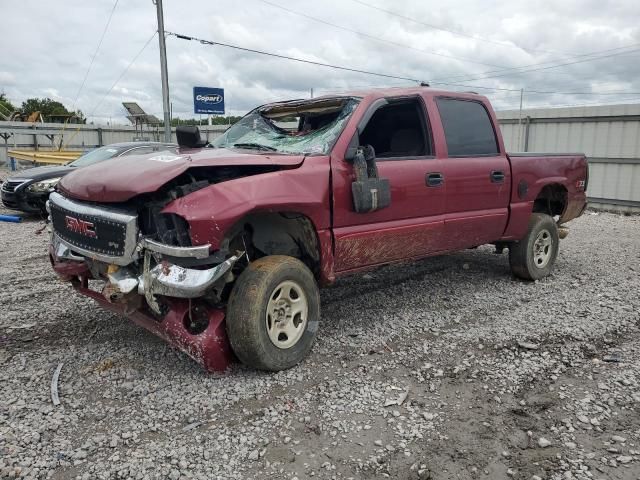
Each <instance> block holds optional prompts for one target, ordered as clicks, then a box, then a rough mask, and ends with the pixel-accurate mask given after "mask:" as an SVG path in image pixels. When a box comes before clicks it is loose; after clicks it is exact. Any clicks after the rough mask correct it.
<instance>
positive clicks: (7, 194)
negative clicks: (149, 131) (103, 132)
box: [0, 142, 177, 213]
mask: <svg viewBox="0 0 640 480" xmlns="http://www.w3.org/2000/svg"><path fill="white" fill-rule="evenodd" d="M176 147H177V145H175V144H171V143H159V142H126V143H114V144H112V145H108V146H106V147H100V148H96V149H93V150H90V151H88V152H87V153H85V154H84V155H82V156H80V157H78V158H77V159H76V160H74V161H73V162H71V163H68V164H67V165H60V166H55V167H35V168H29V169H27V170H21V171H20V172H18V173H17V174H16V175H14V176H12V177H10V178H8V179H7V180H6V181H5V182H4V183H3V184H2V186H1V187H0V195H1V196H2V203H3V204H4V206H5V207H8V208H12V209H14V210H21V211H23V212H27V213H44V212H45V204H46V202H47V199H48V198H49V194H50V193H51V192H52V191H53V190H54V188H55V186H56V185H57V184H58V182H59V181H60V179H61V178H62V177H64V176H65V175H66V174H68V173H71V172H73V171H74V169H76V168H79V167H86V166H89V165H93V164H94V163H98V162H103V161H105V160H109V159H110V158H115V157H123V156H127V155H142V154H145V153H151V152H157V151H160V150H166V149H167V148H170V149H174V150H175V148H176Z"/></svg>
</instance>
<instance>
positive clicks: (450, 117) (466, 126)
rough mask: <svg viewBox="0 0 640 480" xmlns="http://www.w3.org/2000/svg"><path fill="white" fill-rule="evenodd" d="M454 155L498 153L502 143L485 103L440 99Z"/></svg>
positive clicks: (439, 104)
mask: <svg viewBox="0 0 640 480" xmlns="http://www.w3.org/2000/svg"><path fill="white" fill-rule="evenodd" d="M436 102H437V104H438V111H439V112H440V118H441V119H442V126H443V127H444V134H445V137H446V139H447V150H448V151H449V156H450V157H475V156H494V155H497V154H498V142H497V141H496V135H495V132H494V131H493V126H492V125H491V119H490V118H489V114H488V113H487V110H486V109H485V108H484V106H483V105H482V104H481V103H478V102H473V101H468V100H456V99H453V98H438V99H437V100H436Z"/></svg>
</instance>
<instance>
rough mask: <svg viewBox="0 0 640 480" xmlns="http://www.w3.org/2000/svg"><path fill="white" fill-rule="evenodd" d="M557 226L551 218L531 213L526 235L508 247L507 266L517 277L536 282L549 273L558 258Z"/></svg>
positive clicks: (542, 214)
mask: <svg viewBox="0 0 640 480" xmlns="http://www.w3.org/2000/svg"><path fill="white" fill-rule="evenodd" d="M559 245H560V240H559V238H558V226H557V225H556V222H555V221H554V220H553V218H552V217H550V216H549V215H546V214H544V213H533V214H531V219H530V220H529V229H528V230H527V235H526V236H525V237H524V238H523V239H522V240H520V241H519V242H515V243H513V244H511V246H510V247H509V264H510V266H511V271H512V272H513V273H514V275H516V276H517V277H520V278H523V279H525V280H538V279H540V278H543V277H546V276H547V275H549V273H551V269H552V268H553V264H554V263H555V261H556V257H557V256H558V247H559Z"/></svg>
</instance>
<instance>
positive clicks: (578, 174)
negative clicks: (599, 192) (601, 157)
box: [501, 153, 588, 240]
mask: <svg viewBox="0 0 640 480" xmlns="http://www.w3.org/2000/svg"><path fill="white" fill-rule="evenodd" d="M509 161H510V162H511V172H512V177H513V180H512V182H513V185H514V186H517V185H518V184H519V183H520V182H522V181H524V182H526V184H527V186H528V189H527V194H526V196H525V197H523V198H520V197H519V195H518V189H517V188H513V190H512V192H511V206H510V207H511V208H510V209H511V214H510V217H509V223H508V225H507V228H506V230H505V232H504V235H503V238H502V239H501V240H519V239H520V238H522V237H524V235H525V234H526V233H527V228H528V225H529V218H530V216H531V211H532V209H533V202H534V200H535V199H536V197H537V196H538V195H539V194H540V191H541V190H542V189H543V188H544V187H545V186H547V185H562V186H563V187H564V188H566V190H567V206H566V208H565V211H564V213H563V215H562V216H561V219H560V222H561V223H564V222H568V221H569V220H572V219H574V218H576V217H578V216H579V215H580V214H581V213H582V211H583V210H584V207H585V205H586V202H587V196H586V192H585V190H584V188H579V187H578V182H579V181H582V180H585V178H586V175H587V168H588V165H587V159H586V157H585V156H584V155H581V154H568V155H562V154H557V155H536V154H535V153H532V154H531V155H520V154H519V155H510V156H509Z"/></svg>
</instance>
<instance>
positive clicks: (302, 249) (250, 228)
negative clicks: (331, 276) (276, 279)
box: [227, 212, 320, 278]
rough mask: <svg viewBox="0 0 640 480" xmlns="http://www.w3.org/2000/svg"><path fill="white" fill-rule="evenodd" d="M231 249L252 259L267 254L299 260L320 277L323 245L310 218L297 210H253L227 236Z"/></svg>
mask: <svg viewBox="0 0 640 480" xmlns="http://www.w3.org/2000/svg"><path fill="white" fill-rule="evenodd" d="M227 238H228V246H229V247H228V248H229V251H246V252H247V254H248V258H249V259H250V260H251V261H253V260H255V259H257V258H261V257H265V256H267V255H288V256H290V257H295V258H298V259H300V260H301V261H302V262H303V263H304V264H305V265H307V267H309V269H310V270H311V271H312V272H313V274H314V276H315V277H316V278H319V276H320V245H319V241H318V236H317V234H316V229H315V227H314V225H313V222H312V221H311V220H310V219H309V217H307V216H305V215H302V214H300V213H296V212H261V213H253V214H250V215H247V216H246V217H244V218H243V219H242V220H241V221H240V222H238V223H237V224H236V225H235V226H234V228H233V229H232V230H231V232H230V233H229V235H228V237H227Z"/></svg>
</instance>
